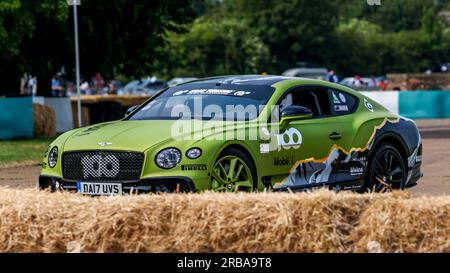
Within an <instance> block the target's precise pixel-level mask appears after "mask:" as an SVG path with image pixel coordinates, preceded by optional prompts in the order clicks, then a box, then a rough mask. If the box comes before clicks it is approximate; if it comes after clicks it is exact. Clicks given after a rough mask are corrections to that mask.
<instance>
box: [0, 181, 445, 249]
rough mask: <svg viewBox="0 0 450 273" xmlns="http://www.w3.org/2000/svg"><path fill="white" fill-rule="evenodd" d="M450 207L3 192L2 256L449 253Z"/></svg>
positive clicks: (392, 199)
mask: <svg viewBox="0 0 450 273" xmlns="http://www.w3.org/2000/svg"><path fill="white" fill-rule="evenodd" d="M449 212H450V198H447V197H441V198H432V197H429V198H411V197H410V196H409V195H408V194H407V193H394V194H374V195H370V194H366V195H360V194H352V193H339V194H336V193H333V192H328V191H317V192H313V193H301V194H289V193H277V194H274V193H264V194H214V193H204V194H203V193H202V194H171V195H141V196H123V197H102V198H91V197H83V196H79V195H76V194H60V193H58V194H50V193H46V192H39V191H36V190H20V191H18V190H9V189H0V251H1V252H4V251H10V252H29V251H33V252H210V251H212V252H378V251H382V252H397V251H407V252H410V251H425V252H435V251H439V252H441V251H447V252H448V251H450V217H449Z"/></svg>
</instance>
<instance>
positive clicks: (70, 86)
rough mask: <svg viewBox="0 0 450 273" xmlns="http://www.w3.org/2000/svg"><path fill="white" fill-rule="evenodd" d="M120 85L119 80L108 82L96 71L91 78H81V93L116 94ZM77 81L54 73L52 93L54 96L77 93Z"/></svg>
mask: <svg viewBox="0 0 450 273" xmlns="http://www.w3.org/2000/svg"><path fill="white" fill-rule="evenodd" d="M118 88H119V85H118V83H117V81H115V80H112V81H109V82H106V81H105V80H104V79H103V76H102V75H101V74H100V73H96V74H95V76H94V77H92V78H91V79H90V80H89V79H88V78H84V77H82V78H81V80H80V93H81V94H82V95H104V94H115V93H116V91H117V89H118ZM76 92H77V89H76V83H75V82H74V81H69V80H65V79H64V78H63V77H61V76H58V75H54V76H53V77H52V80H51V94H52V96H53V97H64V96H71V95H73V94H76Z"/></svg>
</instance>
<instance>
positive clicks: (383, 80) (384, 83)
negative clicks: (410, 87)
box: [378, 79, 388, 91]
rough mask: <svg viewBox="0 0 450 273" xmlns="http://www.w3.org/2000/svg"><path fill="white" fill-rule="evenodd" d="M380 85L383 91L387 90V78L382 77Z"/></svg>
mask: <svg viewBox="0 0 450 273" xmlns="http://www.w3.org/2000/svg"><path fill="white" fill-rule="evenodd" d="M378 87H379V88H380V89H381V90H382V91H386V90H387V88H388V85H387V82H386V80H385V79H382V80H381V81H380V82H379V83H378Z"/></svg>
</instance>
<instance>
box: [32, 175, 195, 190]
mask: <svg viewBox="0 0 450 273" xmlns="http://www.w3.org/2000/svg"><path fill="white" fill-rule="evenodd" d="M96 183H101V182H96ZM108 183H111V182H108ZM117 183H120V184H122V190H123V192H124V193H155V192H195V191H197V189H196V187H195V184H194V182H193V181H192V180H191V179H190V178H188V177H184V176H171V177H155V178H144V179H141V180H139V181H137V182H117ZM38 184H39V185H38V186H39V188H40V189H50V190H52V191H71V192H76V191H77V182H76V181H67V180H64V179H62V178H60V177H55V176H47V175H41V176H39V183H38Z"/></svg>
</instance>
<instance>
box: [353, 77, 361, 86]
mask: <svg viewBox="0 0 450 273" xmlns="http://www.w3.org/2000/svg"><path fill="white" fill-rule="evenodd" d="M362 85H363V83H362V81H361V76H359V75H356V76H355V77H354V78H353V83H352V86H354V87H361V86H362Z"/></svg>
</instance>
